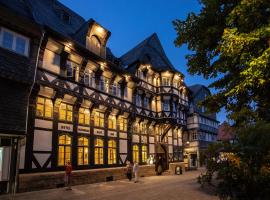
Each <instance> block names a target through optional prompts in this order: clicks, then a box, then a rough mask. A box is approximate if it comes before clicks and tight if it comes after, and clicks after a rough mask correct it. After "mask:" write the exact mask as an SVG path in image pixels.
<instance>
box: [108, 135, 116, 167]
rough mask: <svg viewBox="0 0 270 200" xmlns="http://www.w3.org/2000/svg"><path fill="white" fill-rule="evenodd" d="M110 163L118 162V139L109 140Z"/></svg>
mask: <svg viewBox="0 0 270 200" xmlns="http://www.w3.org/2000/svg"><path fill="white" fill-rule="evenodd" d="M108 164H109V165H112V164H116V141H115V140H109V142H108Z"/></svg>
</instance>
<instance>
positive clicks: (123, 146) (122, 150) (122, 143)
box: [119, 140, 127, 153]
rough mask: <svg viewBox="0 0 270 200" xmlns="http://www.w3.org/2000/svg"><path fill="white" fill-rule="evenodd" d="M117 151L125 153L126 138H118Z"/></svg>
mask: <svg viewBox="0 0 270 200" xmlns="http://www.w3.org/2000/svg"><path fill="white" fill-rule="evenodd" d="M119 145H120V149H119V153H127V140H119Z"/></svg>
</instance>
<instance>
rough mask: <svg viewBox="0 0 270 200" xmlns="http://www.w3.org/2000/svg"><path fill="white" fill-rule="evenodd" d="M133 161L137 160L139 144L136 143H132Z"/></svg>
mask: <svg viewBox="0 0 270 200" xmlns="http://www.w3.org/2000/svg"><path fill="white" fill-rule="evenodd" d="M132 151H133V162H137V163H138V162H139V146H138V145H137V144H135V145H133V147H132Z"/></svg>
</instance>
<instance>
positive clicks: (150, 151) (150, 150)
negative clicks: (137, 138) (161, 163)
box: [149, 144, 155, 154]
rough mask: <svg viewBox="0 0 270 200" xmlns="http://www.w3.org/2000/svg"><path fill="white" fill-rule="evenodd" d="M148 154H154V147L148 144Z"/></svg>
mask: <svg viewBox="0 0 270 200" xmlns="http://www.w3.org/2000/svg"><path fill="white" fill-rule="evenodd" d="M149 153H150V154H152V153H155V145H154V144H149Z"/></svg>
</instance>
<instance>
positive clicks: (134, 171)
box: [133, 161, 139, 183]
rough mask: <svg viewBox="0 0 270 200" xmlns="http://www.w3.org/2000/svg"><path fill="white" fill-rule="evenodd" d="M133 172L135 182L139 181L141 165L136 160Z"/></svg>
mask: <svg viewBox="0 0 270 200" xmlns="http://www.w3.org/2000/svg"><path fill="white" fill-rule="evenodd" d="M133 173H134V175H135V181H134V183H137V182H138V181H139V165H138V163H137V162H136V161H135V162H134V165H133Z"/></svg>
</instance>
